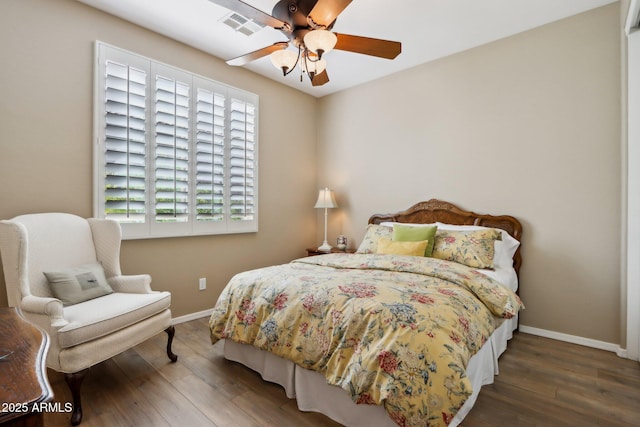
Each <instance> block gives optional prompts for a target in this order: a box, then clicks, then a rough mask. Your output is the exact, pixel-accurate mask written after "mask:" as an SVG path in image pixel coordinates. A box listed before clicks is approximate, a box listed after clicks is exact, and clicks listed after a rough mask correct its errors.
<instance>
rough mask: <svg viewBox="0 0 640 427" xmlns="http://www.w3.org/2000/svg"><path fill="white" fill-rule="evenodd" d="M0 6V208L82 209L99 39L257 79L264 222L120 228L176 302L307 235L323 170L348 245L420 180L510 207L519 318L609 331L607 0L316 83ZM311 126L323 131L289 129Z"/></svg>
mask: <svg viewBox="0 0 640 427" xmlns="http://www.w3.org/2000/svg"><path fill="white" fill-rule="evenodd" d="M0 8H1V10H0V11H1V13H0V53H1V54H2V57H1V59H0V60H1V61H2V68H0V76H1V77H2V78H1V79H0V93H1V94H2V96H0V129H2V136H0V183H2V185H0V218H1V219H4V218H10V217H12V216H14V215H18V214H22V213H27V212H38V211H67V212H72V213H75V214H78V215H82V216H91V215H92V211H91V206H92V184H91V179H92V165H91V158H92V157H91V149H92V148H91V135H92V128H91V126H92V84H93V78H92V76H93V71H92V63H91V61H92V58H93V42H94V40H101V41H104V42H106V43H109V44H113V45H115V46H118V47H121V48H124V49H128V50H131V51H134V52H137V53H140V54H142V55H145V56H148V57H151V58H153V59H156V60H159V61H162V62H166V63H168V64H171V65H175V66H178V67H181V68H184V69H187V70H190V71H193V72H195V73H198V74H201V75H204V76H207V77H210V78H213V79H215V80H219V81H221V82H224V83H227V84H230V85H233V86H237V87H240V88H243V89H246V90H249V91H252V92H255V93H258V94H259V95H260V108H261V116H260V119H261V120H260V144H261V145H260V162H261V163H260V203H261V205H260V231H259V232H258V233H257V234H247V235H233V236H203V237H191V238H174V239H154V240H138V241H126V242H124V243H123V249H122V265H123V270H124V272H125V273H141V272H148V273H150V274H152V275H153V278H154V287H155V288H156V289H166V290H169V291H171V292H172V293H173V311H174V315H175V316H180V315H184V314H189V313H193V312H197V311H200V310H206V309H209V308H211V307H212V305H213V303H214V302H215V299H216V297H217V295H218V293H219V292H220V290H221V288H222V287H223V286H224V284H226V282H227V280H228V279H229V277H230V276H231V275H233V274H234V273H236V272H238V271H242V270H245V269H248V268H254V267H259V266H263V265H269V264H274V263H279V262H285V261H287V260H289V259H291V258H294V257H297V256H300V255H302V253H303V251H302V250H303V248H305V247H307V246H311V245H313V244H316V243H319V241H320V240H321V234H322V218H321V214H320V213H317V212H314V210H313V209H310V207H312V206H313V203H314V202H315V200H314V199H315V197H314V196H315V193H316V191H317V188H318V186H325V185H327V186H330V187H332V188H334V189H335V190H336V193H337V199H338V202H339V204H340V208H339V209H334V210H332V211H331V213H330V217H329V218H330V229H329V230H330V231H329V240H330V241H331V242H333V241H335V237H336V236H337V235H338V234H340V233H343V234H345V235H347V237H348V238H349V239H350V244H351V245H352V246H353V245H357V243H358V242H359V240H360V239H361V238H362V235H363V233H364V225H365V224H366V220H367V218H368V217H369V215H371V214H372V213H376V212H393V211H397V210H401V209H404V208H406V207H408V206H409V205H411V204H413V203H414V202H417V201H420V200H426V199H429V198H432V197H435V198H441V199H445V200H449V201H452V202H454V203H456V204H458V205H459V206H461V207H463V208H467V209H473V210H476V211H477V212H482V213H493V214H502V213H508V214H512V215H515V216H517V217H518V218H520V219H521V221H522V222H523V224H524V227H525V228H524V233H525V234H524V239H523V240H524V241H523V257H524V264H523V267H522V272H521V273H522V275H521V280H522V287H521V295H522V297H523V299H524V300H525V303H526V304H527V310H526V311H525V312H524V313H523V315H522V324H524V325H528V326H533V327H537V328H543V329H548V330H552V331H558V332H563V333H568V334H573V335H578V336H583V337H588V338H593V339H597V340H603V341H607V342H613V343H617V342H620V299H619V293H620V271H619V269H620V215H621V214H620V203H621V201H620V197H621V196H620V195H621V188H620V170H619V168H620V163H621V160H620V156H621V153H620V121H621V119H620V115H621V113H620V73H621V70H620V38H619V31H620V25H619V16H620V15H619V13H620V12H619V6H618V4H613V5H610V6H606V7H604V8H601V9H597V10H595V11H592V12H588V13H585V14H582V15H579V16H576V17H573V18H569V19H566V20H563V21H560V22H557V23H553V24H550V25H547V26H545V27H542V28H538V29H535V30H532V31H528V32H526V33H522V34H520V35H517V36H514V37H511V38H508V39H505V40H501V41H497V42H495V43H492V44H489V45H485V46H482V47H479V48H476V49H473V50H470V51H467V52H463V53H460V54H458V55H454V56H451V57H448V58H444V59H441V60H438V61H434V62H431V63H429V64H425V65H423V66H419V67H416V68H413V69H411V70H408V71H405V72H402V73H399V74H397V75H393V76H390V77H387V78H385V79H381V80H378V81H376V82H373V83H370V84H366V85H363V86H360V87H357V88H354V89H351V90H347V91H345V92H342V93H339V94H335V95H332V96H328V97H325V98H323V99H321V100H319V101H317V100H315V99H313V98H311V97H309V96H307V95H304V94H301V93H299V92H296V91H294V90H292V89H290V88H288V87H286V86H283V85H279V84H277V83H276V82H273V81H271V80H267V79H263V78H262V77H260V76H258V75H256V74H253V73H251V72H248V71H246V70H243V69H238V68H230V67H227V66H226V65H225V64H224V63H223V62H222V61H220V60H218V59H216V58H213V57H211V56H210V55H207V54H204V53H202V52H200V51H197V50H194V49H192V48H189V47H186V46H184V45H182V44H180V43H177V42H174V41H172V40H169V39H167V38H164V37H162V36H159V35H157V34H155V33H152V32H149V31H146V30H143V29H141V28H139V27H136V26H134V25H131V24H129V23H127V22H125V21H122V20H119V19H117V18H114V17H111V16H109V15H106V14H104V13H102V12H99V11H96V10H93V9H91V8H89V7H87V6H85V5H83V4H81V3H79V2H76V1H73V0H23V1H11V2H3V3H2V6H0ZM283 105H285V106H286V110H287V111H297V116H296V120H295V121H293V120H290V117H289V116H287V115H285V114H282V106H283ZM283 128H286V129H288V131H287V132H284V133H283V132H280V129H283ZM314 132H317V134H318V140H317V143H318V144H317V147H316V141H315V140H313V138H308V137H307V138H305V137H303V138H300V137H299V135H303V136H305V135H314ZM316 149H317V150H318V151H317V152H316ZM316 171H320V172H318V179H317V180H316ZM274 247H275V248H277V250H274V249H273V248H274ZM199 277H207V279H208V285H209V289H207V290H206V291H204V292H199V291H197V278H199ZM4 305H6V295H5V292H4V282H3V279H2V278H0V306H4Z"/></svg>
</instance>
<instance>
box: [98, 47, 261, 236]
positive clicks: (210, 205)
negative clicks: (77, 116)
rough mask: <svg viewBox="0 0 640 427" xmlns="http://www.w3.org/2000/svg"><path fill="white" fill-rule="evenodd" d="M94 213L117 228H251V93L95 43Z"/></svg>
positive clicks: (150, 232)
mask: <svg viewBox="0 0 640 427" xmlns="http://www.w3.org/2000/svg"><path fill="white" fill-rule="evenodd" d="M96 57H97V64H98V66H97V67H96V68H97V75H96V77H95V96H94V99H95V120H94V123H95V125H94V126H95V129H94V132H95V140H96V146H95V155H94V161H95V167H94V174H95V178H94V182H95V192H94V209H95V213H94V215H95V216H96V217H100V218H110V219H114V220H116V221H118V222H119V223H120V224H121V226H122V230H123V235H124V237H125V238H147V237H169V236H189V235H200V234H224V233H242V232H255V231H257V229H258V218H257V208H258V201H257V200H258V182H257V181H258V174H257V161H258V159H257V148H258V147H257V145H258V140H257V138H258V134H257V121H258V96H257V95H254V94H251V93H248V92H244V91H242V90H239V89H235V88H232V87H229V86H226V85H223V84H221V83H218V82H215V81H213V80H210V79H206V78H204V77H200V76H197V75H194V74H191V73H188V72H186V71H183V70H180V69H177V68H174V67H171V66H168V65H165V64H161V63H158V62H156V61H153V60H150V59H147V58H144V57H141V56H139V55H136V54H133V53H130V52H126V51H123V50H121V49H118V48H115V47H112V46H108V45H105V44H103V43H99V42H98V43H96Z"/></svg>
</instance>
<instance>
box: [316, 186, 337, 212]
mask: <svg viewBox="0 0 640 427" xmlns="http://www.w3.org/2000/svg"><path fill="white" fill-rule="evenodd" d="M337 207H338V204H337V203H336V198H335V196H334V195H333V191H332V190H329V189H328V188H325V189H323V190H320V192H319V193H318V201H317V202H316V205H315V208H337Z"/></svg>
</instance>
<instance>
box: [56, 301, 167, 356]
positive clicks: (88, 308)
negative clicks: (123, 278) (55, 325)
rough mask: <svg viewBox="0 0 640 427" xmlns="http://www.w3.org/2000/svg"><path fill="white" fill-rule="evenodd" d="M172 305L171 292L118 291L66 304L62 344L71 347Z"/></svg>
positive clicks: (60, 330) (61, 332) (59, 336)
mask: <svg viewBox="0 0 640 427" xmlns="http://www.w3.org/2000/svg"><path fill="white" fill-rule="evenodd" d="M170 306H171V294H170V293H169V292H153V293H149V294H129V293H121V292H114V293H112V294H109V295H105V296H102V297H99V298H95V299H91V300H88V301H84V302H81V303H78V304H74V305H70V306H67V307H65V308H64V318H65V320H67V321H68V322H69V323H68V324H67V325H65V326H64V327H62V328H60V329H59V330H58V344H59V345H60V348H69V347H73V346H76V345H78V344H82V343H83V342H87V341H91V340H94V339H96V338H98V337H102V336H105V335H108V334H110V333H113V332H115V331H118V330H120V329H123V328H126V327H127V326H129V325H133V324H134V323H137V322H139V321H141V320H143V319H146V318H148V317H151V316H153V315H154V314H157V313H160V312H162V311H164V310H166V309H168V308H169V307H170Z"/></svg>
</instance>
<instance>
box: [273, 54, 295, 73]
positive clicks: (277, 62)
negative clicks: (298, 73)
mask: <svg viewBox="0 0 640 427" xmlns="http://www.w3.org/2000/svg"><path fill="white" fill-rule="evenodd" d="M269 58H270V59H271V63H272V64H273V66H274V67H276V68H277V69H278V70H283V71H285V72H286V71H288V70H291V69H292V68H293V67H294V66H295V65H296V61H297V60H298V55H296V54H295V53H294V52H292V51H290V50H287V49H282V50H276V51H275V52H273V53H272V54H271V55H269Z"/></svg>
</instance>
